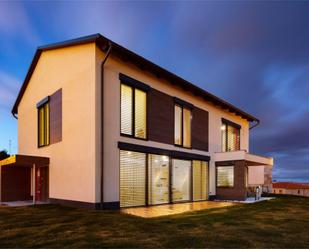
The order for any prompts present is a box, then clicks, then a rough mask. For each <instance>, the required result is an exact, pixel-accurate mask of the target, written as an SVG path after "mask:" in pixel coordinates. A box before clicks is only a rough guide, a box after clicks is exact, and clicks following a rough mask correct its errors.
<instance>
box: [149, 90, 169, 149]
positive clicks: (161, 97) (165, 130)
mask: <svg viewBox="0 0 309 249" xmlns="http://www.w3.org/2000/svg"><path fill="white" fill-rule="evenodd" d="M148 125H149V129H148V132H149V140H152V141H156V142H160V143H167V144H174V100H173V97H171V96H169V95H167V94H165V93H163V92H160V91H158V90H155V89H151V90H150V91H149V92H148Z"/></svg>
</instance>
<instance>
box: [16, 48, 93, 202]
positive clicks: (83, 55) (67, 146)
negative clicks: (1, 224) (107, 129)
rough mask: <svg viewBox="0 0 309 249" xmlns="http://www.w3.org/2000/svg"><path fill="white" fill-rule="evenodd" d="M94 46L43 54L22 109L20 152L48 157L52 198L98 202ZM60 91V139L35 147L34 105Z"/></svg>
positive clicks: (21, 105) (35, 113)
mask: <svg viewBox="0 0 309 249" xmlns="http://www.w3.org/2000/svg"><path fill="white" fill-rule="evenodd" d="M95 65H96V62H95V44H94V43H93V44H86V45H78V46H72V47H67V48H61V49H55V50H49V51H45V52H43V53H42V54H41V57H40V59H39V61H38V64H37V66H36V68H35V70H34V72H33V75H32V77H31V79H30V82H29V85H28V87H27V89H26V91H25V93H24V96H23V98H22V100H21V102H20V104H19V107H18V145H19V149H18V153H19V154H26V155H35V156H46V157H49V158H50V166H49V195H50V197H51V198H57V199H68V200H76V201H84V202H94V201H95V199H96V198H95V183H96V181H95V173H96V172H95V169H96V168H95V164H96V163H97V157H96V155H97V154H96V153H97V152H96V146H95V145H96V144H95V141H96V137H97V134H96V132H97V129H96V120H95V118H96V112H95V111H94V110H95V107H96V101H97V96H96V88H95V87H96V84H95V83H96V79H95V78H96V77H95V76H96V75H95V69H96V67H95ZM60 88H62V141H61V142H59V143H56V144H51V145H49V146H46V147H42V148H38V147H37V140H38V139H37V132H38V128H37V109H36V104H37V103H38V102H39V101H40V100H42V99H43V98H44V97H46V96H48V95H51V94H53V93H54V92H55V91H57V90H58V89H60Z"/></svg>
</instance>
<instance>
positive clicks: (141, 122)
mask: <svg viewBox="0 0 309 249" xmlns="http://www.w3.org/2000/svg"><path fill="white" fill-rule="evenodd" d="M146 113H147V93H146V92H145V91H143V90H140V89H138V88H135V87H133V86H129V85H126V84H123V83H122V84H121V124H120V126H121V128H120V130H121V134H122V135H128V136H132V137H136V138H141V139H146V137H147V133H146V123H147V122H146V116H147V114H146Z"/></svg>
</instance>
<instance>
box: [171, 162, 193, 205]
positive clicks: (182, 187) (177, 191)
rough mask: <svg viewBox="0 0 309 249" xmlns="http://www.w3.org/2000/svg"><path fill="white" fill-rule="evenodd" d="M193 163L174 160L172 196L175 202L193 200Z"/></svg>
mask: <svg viewBox="0 0 309 249" xmlns="http://www.w3.org/2000/svg"><path fill="white" fill-rule="evenodd" d="M190 193H191V161H187V160H178V159H173V167H172V195H173V202H181V201H189V200H190V199H191V194H190Z"/></svg>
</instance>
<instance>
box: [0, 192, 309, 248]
mask: <svg viewBox="0 0 309 249" xmlns="http://www.w3.org/2000/svg"><path fill="white" fill-rule="evenodd" d="M308 231H309V198H301V197H279V198H277V199H274V200H271V201H267V202H260V203H255V204H247V205H237V206H233V207H227V208H221V209H210V210H203V211H197V212H192V213H184V214H180V215H174V216H165V217H161V218H152V219H144V218H139V217H134V216H130V215H125V214H120V213H119V212H116V211H91V210H82V209H74V208H67V207H61V206H57V205H42V206H30V207H16V208H12V207H1V208H0V247H2V248H3V247H5V248H7V247H10V248H11V247H31V248H34V247H45V248H51V247H53V248H55V247H57V248H59V247H61V248H62V247H70V248H77V247H78V248H81V247H82V248H94V247H96V248H97V247H109V248H110V247H113V248H132V247H134V248H147V247H149V248H160V247H164V248H166V247H172V248H176V247H181V248H183V247H187V248H188V247H191V248H192V247H204V248H205V247H208V248H209V247H212V248H214V247H215V248H235V247H245V248H248V247H249V248H309V232H308Z"/></svg>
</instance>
